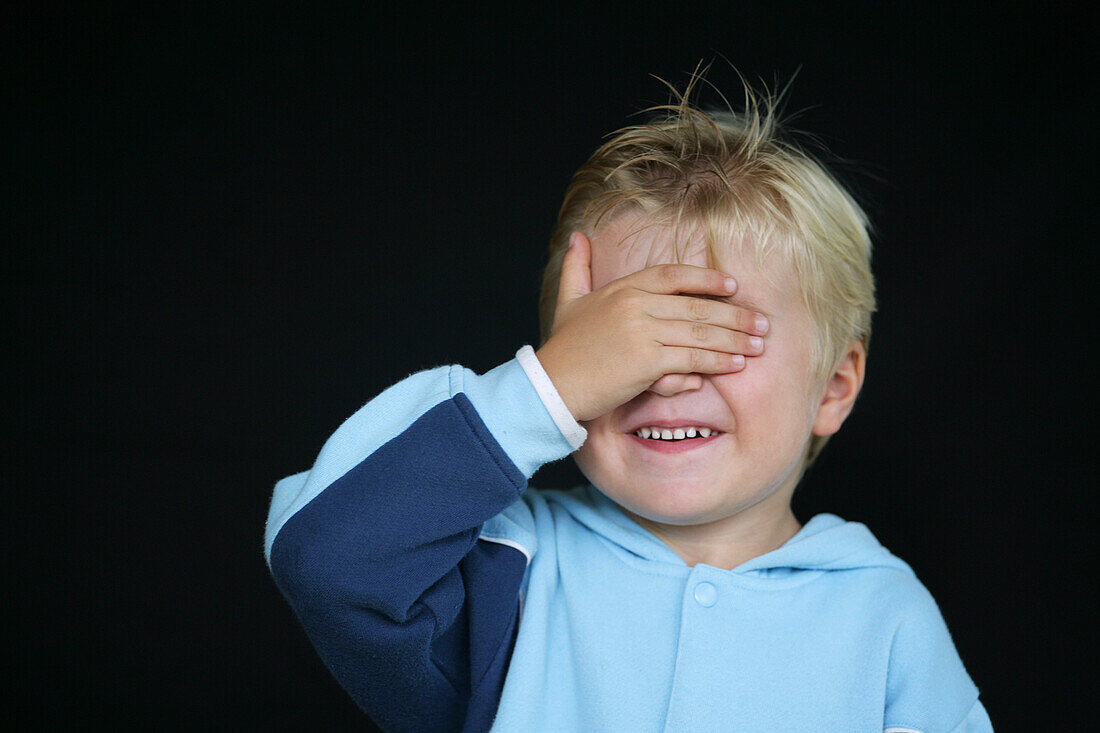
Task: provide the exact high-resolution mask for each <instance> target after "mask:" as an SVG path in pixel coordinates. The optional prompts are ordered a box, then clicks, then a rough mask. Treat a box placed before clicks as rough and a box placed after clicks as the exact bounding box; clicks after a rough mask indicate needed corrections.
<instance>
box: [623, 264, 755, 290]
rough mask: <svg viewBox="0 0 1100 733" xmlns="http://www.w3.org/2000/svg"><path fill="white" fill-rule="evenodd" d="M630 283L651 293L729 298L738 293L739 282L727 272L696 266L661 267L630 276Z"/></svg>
mask: <svg viewBox="0 0 1100 733" xmlns="http://www.w3.org/2000/svg"><path fill="white" fill-rule="evenodd" d="M628 278H629V281H630V284H631V285H633V286H634V287H637V288H640V289H641V290H645V291H648V292H650V293H664V294H666V295H674V294H676V293H698V294H705V295H719V296H728V295H732V294H733V293H735V292H737V281H736V280H734V279H733V278H732V277H730V276H729V275H727V274H726V273H724V272H719V271H718V270H712V269H710V268H708V267H696V266H694V265H673V264H669V265H657V266H655V267H647V268H646V269H644V270H639V271H638V272H636V273H634V274H633V275H628V276H627V278H624V280H627V279H628Z"/></svg>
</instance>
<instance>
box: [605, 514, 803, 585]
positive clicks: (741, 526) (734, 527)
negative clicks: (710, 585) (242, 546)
mask: <svg viewBox="0 0 1100 733" xmlns="http://www.w3.org/2000/svg"><path fill="white" fill-rule="evenodd" d="M754 508H755V507H751V508H749V509H748V510H746V511H743V512H740V513H738V514H735V515H734V516H732V517H726V518H724V519H721V520H718V521H715V522H710V523H708V524H696V525H685V526H682V525H674V524H662V523H660V522H654V521H652V520H649V519H646V518H645V517H639V516H638V515H636V514H634V513H632V512H627V514H628V515H629V516H630V517H631V519H633V520H634V521H635V522H637V523H638V524H640V525H641V526H643V527H645V528H646V529H648V530H649V531H650V532H652V533H653V534H654V535H656V536H657V538H658V539H660V540H661V541H662V542H664V543H665V544H666V545H668V546H669V547H670V548H671V549H672V550H673V552H675V553H676V554H677V555H679V556H680V557H681V559H683V561H684V562H685V563H687V565H688V566H690V567H694V566H695V565H696V564H698V563H703V564H705V565H711V566H713V567H716V568H722V569H723V570H733V569H734V568H736V567H737V566H738V565H743V564H744V563H746V562H748V561H749V560H752V559H753V558H755V557H759V556H760V555H764V554H767V553H769V552H771V551H772V550H775V549H778V548H779V547H781V546H782V545H783V543H785V542H786V541H787V540H789V539H790V538H791V537H794V536H795V535H796V534H797V533H798V530H800V529H802V525H801V524H799V522H798V519H796V518H795V516H794V512H792V511H791V508H790V505H789V504H787V505H786V506H785V507H784V511H781V512H778V513H774V514H764V515H762V516H750V515H752V514H754V513H753V512H752V509H754ZM624 511H625V510H624Z"/></svg>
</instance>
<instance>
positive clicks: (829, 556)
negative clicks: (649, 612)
mask: <svg viewBox="0 0 1100 733" xmlns="http://www.w3.org/2000/svg"><path fill="white" fill-rule="evenodd" d="M556 500H557V501H558V502H559V503H561V504H562V505H563V507H564V508H565V509H566V510H567V511H568V512H569V513H570V514H571V515H572V516H573V517H574V518H575V519H576V520H577V521H579V522H580V523H581V524H584V525H585V526H587V527H588V528H589V529H591V530H592V531H594V532H596V533H598V534H600V535H601V536H603V537H604V538H605V539H607V540H609V541H611V542H613V543H614V544H616V545H618V546H619V547H620V548H621V549H623V550H625V551H626V552H628V553H630V554H632V555H636V556H638V557H642V558H644V559H647V560H652V561H656V562H665V563H672V564H675V565H684V561H683V560H682V559H681V558H680V556H679V555H677V554H676V553H675V552H674V551H673V550H672V548H670V547H669V546H668V545H666V544H665V543H664V542H662V541H661V540H660V539H659V538H658V537H657V536H656V535H654V534H652V533H651V532H649V531H648V530H647V529H645V528H644V527H642V526H641V525H639V524H638V523H637V522H635V521H634V520H633V519H631V518H630V517H628V516H627V515H626V514H624V513H623V511H622V509H620V508H619V506H618V505H617V504H615V503H614V502H613V501H611V500H610V499H608V498H607V497H606V496H604V495H603V494H602V493H601V492H600V491H599V490H598V489H596V488H595V487H593V486H586V487H583V488H581V487H578V488H577V489H575V490H573V491H570V492H562V493H560V494H558V496H557V497H556ZM874 567H879V568H892V569H895V570H901V571H903V572H905V573H907V574H910V575H911V574H913V571H912V570H911V569H910V568H909V566H908V565H906V564H905V562H903V561H902V560H901V559H899V558H897V557H895V556H894V555H892V554H890V551H889V550H887V549H886V548H885V547H883V546H882V545H881V544H879V542H878V540H877V539H875V536H874V535H873V534H871V530H869V529H867V527H866V526H864V525H863V524H860V523H859V522H847V521H845V520H843V519H841V518H840V517H838V516H836V515H835V514H818V515H817V516H815V517H813V518H812V519H811V520H810V521H809V522H807V523H806V524H805V525H804V526H803V527H802V529H801V530H799V532H798V534H796V535H795V536H794V537H792V538H791V539H789V540H787V542H785V543H784V544H783V546H782V547H779V548H777V549H775V550H772V551H771V552H768V553H765V554H763V555H760V556H759V557H755V558H753V559H752V560H749V561H748V562H745V563H742V564H741V565H738V566H737V567H736V568H734V569H733V571H732V572H735V573H744V574H752V575H760V576H778V575H786V574H789V573H791V572H795V571H799V570H811V571H829V570H854V569H859V568H874Z"/></svg>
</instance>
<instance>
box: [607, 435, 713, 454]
mask: <svg viewBox="0 0 1100 733" xmlns="http://www.w3.org/2000/svg"><path fill="white" fill-rule="evenodd" d="M722 435H723V433H718V435H711V436H709V437H706V438H685V439H684V440H654V439H653V438H643V437H641V436H639V435H634V434H633V433H630V434H628V436H627V437H629V438H632V439H633V440H634V441H635V442H637V443H638V445H640V446H641V447H642V448H645V449H647V450H651V451H655V452H657V453H684V452H685V451H689V450H695V449H696V448H702V447H703V446H706V445H710V444H711V443H712V442H714V441H715V440H717V439H718V438H720V437H722Z"/></svg>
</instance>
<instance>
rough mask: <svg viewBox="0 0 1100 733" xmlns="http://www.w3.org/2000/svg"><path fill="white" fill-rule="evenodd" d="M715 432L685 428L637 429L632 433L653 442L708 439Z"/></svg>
mask: <svg viewBox="0 0 1100 733" xmlns="http://www.w3.org/2000/svg"><path fill="white" fill-rule="evenodd" d="M714 432H717V431H714V430H711V429H710V428H697V427H695V426H691V427H687V428H658V427H652V428H639V429H638V430H636V431H635V432H634V434H635V435H637V436H639V437H642V438H651V439H653V440H683V439H684V438H694V437H695V436H696V435H698V436H699V437H700V438H709V437H710V435H711V433H714Z"/></svg>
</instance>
